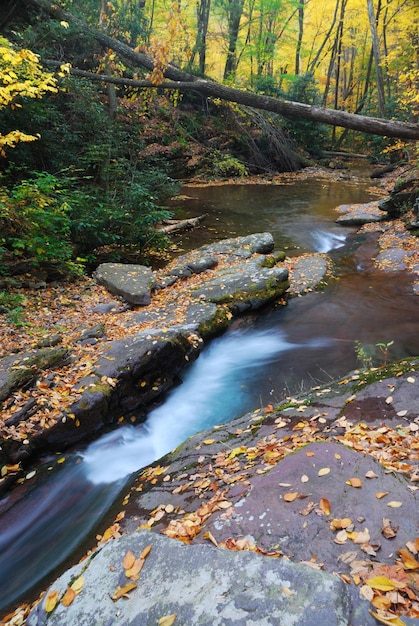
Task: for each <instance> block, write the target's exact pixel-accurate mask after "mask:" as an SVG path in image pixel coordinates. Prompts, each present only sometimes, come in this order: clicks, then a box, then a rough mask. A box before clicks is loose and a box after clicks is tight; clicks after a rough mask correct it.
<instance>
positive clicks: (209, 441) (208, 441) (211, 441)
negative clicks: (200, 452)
mask: <svg viewBox="0 0 419 626" xmlns="http://www.w3.org/2000/svg"><path fill="white" fill-rule="evenodd" d="M214 442H215V439H204V441H203V442H202V443H204V444H205V445H206V446H209V445H211V444H212V443H214Z"/></svg>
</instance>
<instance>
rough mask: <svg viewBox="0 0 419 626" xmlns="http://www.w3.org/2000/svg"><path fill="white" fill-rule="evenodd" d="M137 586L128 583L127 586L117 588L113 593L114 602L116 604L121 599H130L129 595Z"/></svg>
mask: <svg viewBox="0 0 419 626" xmlns="http://www.w3.org/2000/svg"><path fill="white" fill-rule="evenodd" d="M136 588H137V585H136V584H135V583H127V584H126V585H124V586H123V587H119V586H118V587H117V588H116V589H115V591H114V593H113V595H112V596H111V598H112V600H113V601H114V602H116V601H117V600H119V599H120V598H123V597H125V598H129V596H128V593H129V592H130V591H132V590H133V589H136Z"/></svg>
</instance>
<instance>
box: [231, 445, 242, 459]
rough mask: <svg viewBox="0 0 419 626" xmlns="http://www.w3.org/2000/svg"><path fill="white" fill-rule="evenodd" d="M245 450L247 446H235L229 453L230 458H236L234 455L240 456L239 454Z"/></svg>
mask: <svg viewBox="0 0 419 626" xmlns="http://www.w3.org/2000/svg"><path fill="white" fill-rule="evenodd" d="M245 452H247V448H246V446H240V447H238V448H233V450H232V451H231V452H230V454H229V455H228V458H229V459H234V457H236V456H238V455H239V454H244V453H245Z"/></svg>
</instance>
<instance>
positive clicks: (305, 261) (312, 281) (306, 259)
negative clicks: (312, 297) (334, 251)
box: [290, 254, 328, 295]
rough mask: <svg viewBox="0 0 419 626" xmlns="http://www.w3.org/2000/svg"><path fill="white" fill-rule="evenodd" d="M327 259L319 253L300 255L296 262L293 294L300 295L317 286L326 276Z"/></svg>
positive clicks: (293, 276) (291, 289) (292, 287)
mask: <svg viewBox="0 0 419 626" xmlns="http://www.w3.org/2000/svg"><path fill="white" fill-rule="evenodd" d="M327 269H328V268H327V259H326V257H324V256H321V255H319V254H312V255H308V256H302V257H299V258H298V259H297V260H296V261H295V263H294V269H293V274H292V281H291V287H290V294H291V295H300V294H303V293H305V292H306V291H310V290H312V289H314V288H315V287H317V286H318V285H319V284H320V283H321V282H322V280H324V278H325V277H326V273H327Z"/></svg>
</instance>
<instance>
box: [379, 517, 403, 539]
mask: <svg viewBox="0 0 419 626" xmlns="http://www.w3.org/2000/svg"><path fill="white" fill-rule="evenodd" d="M398 530H399V527H398V526H392V524H391V521H390V520H389V519H388V518H387V517H383V524H382V527H381V532H382V534H383V535H384V537H385V538H386V539H392V538H393V537H395V536H396V535H397V531H398Z"/></svg>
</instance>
